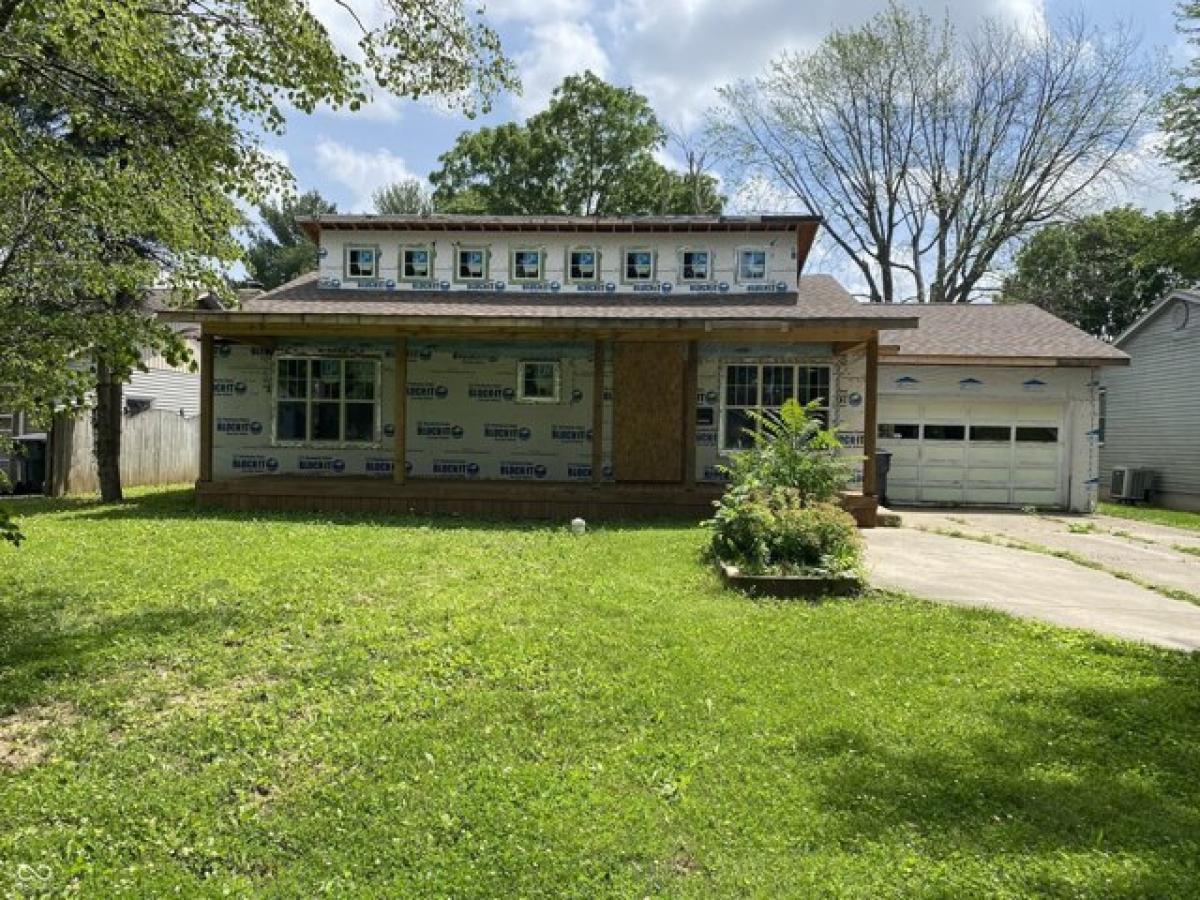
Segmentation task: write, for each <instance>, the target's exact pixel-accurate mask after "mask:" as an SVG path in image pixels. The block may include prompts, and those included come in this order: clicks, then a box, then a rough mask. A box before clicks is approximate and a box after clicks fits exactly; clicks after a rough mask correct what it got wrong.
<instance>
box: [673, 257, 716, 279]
mask: <svg viewBox="0 0 1200 900" xmlns="http://www.w3.org/2000/svg"><path fill="white" fill-rule="evenodd" d="M711 278H712V254H711V253H710V252H709V251H707V250H690V249H688V250H680V251H679V280H680V281H708V280H709V279H711Z"/></svg>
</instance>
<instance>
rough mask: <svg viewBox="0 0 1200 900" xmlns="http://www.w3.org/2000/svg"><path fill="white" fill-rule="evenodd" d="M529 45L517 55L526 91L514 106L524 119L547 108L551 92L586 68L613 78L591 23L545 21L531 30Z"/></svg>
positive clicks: (601, 75) (605, 55) (564, 20)
mask: <svg viewBox="0 0 1200 900" xmlns="http://www.w3.org/2000/svg"><path fill="white" fill-rule="evenodd" d="M529 43H530V46H529V48H528V49H526V50H523V51H522V52H520V53H518V54H517V56H516V63H517V68H518V69H519V71H520V73H521V83H522V85H523V87H524V92H523V93H522V94H521V96H519V97H516V98H514V99H513V106H514V108H515V109H516V111H517V112H518V113H519V114H520V115H522V116H531V115H533V114H534V113H536V112H539V111H540V110H542V109H544V108H545V106H546V101H547V100H548V99H549V97H550V92H551V91H552V90H554V88H556V87H558V85H559V83H560V82H561V81H562V80H563V79H564V78H565V77H567V76H568V75H574V74H576V73H580V72H583V71H584V70H586V69H591V70H592V71H593V72H595V73H596V74H597V75H599V76H600V77H601V78H607V77H608V75H609V69H610V65H609V60H608V54H607V53H605V52H604V48H603V47H602V46H601V45H600V41H599V40H598V39H597V37H596V33H595V31H593V30H592V26H591V25H590V24H588V23H587V22H578V21H569V20H567V19H559V20H554V21H545V22H541V23H539V24H537V25H534V26H533V28H532V29H531V30H530V34H529Z"/></svg>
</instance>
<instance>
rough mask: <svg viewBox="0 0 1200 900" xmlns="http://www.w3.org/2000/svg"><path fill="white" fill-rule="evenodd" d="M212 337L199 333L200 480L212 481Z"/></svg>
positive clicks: (214, 424) (213, 425)
mask: <svg viewBox="0 0 1200 900" xmlns="http://www.w3.org/2000/svg"><path fill="white" fill-rule="evenodd" d="M214 427H216V423H215V422H214V421H213V336H212V335H211V334H209V333H208V332H206V331H203V330H202V331H201V333H200V480H201V481H212V471H213V428H214Z"/></svg>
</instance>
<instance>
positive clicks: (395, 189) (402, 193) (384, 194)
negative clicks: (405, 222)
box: [371, 178, 433, 216]
mask: <svg viewBox="0 0 1200 900" xmlns="http://www.w3.org/2000/svg"><path fill="white" fill-rule="evenodd" d="M371 203H372V204H373V205H374V207H375V212H377V213H382V214H384V215H389V216H401V215H411V216H426V215H429V214H430V213H431V212H433V199H432V198H431V197H430V195H429V190H428V189H427V188H426V187H425V185H423V184H421V182H420V181H419V180H418V179H416V178H401V179H400V180H399V181H393V182H392V183H391V184H386V185H384V186H383V187H381V188H377V189H376V190H375V191H373V192H372V193H371Z"/></svg>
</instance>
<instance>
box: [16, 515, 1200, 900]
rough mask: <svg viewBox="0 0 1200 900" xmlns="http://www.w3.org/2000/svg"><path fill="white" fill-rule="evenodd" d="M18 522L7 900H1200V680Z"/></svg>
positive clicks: (293, 520) (586, 581) (1010, 640)
mask: <svg viewBox="0 0 1200 900" xmlns="http://www.w3.org/2000/svg"><path fill="white" fill-rule="evenodd" d="M21 509H22V510H24V511H25V514H24V516H23V519H22V524H23V526H24V528H25V530H26V532H27V534H28V542H27V544H26V545H25V546H23V547H22V548H20V549H12V548H9V547H0V583H2V584H3V585H4V587H3V588H2V589H0V654H2V661H0V664H2V668H0V890H3V891H5V892H9V893H14V894H18V895H24V894H27V893H33V892H35V891H37V890H45V891H46V892H49V893H58V892H67V891H70V890H74V891H78V892H80V893H82V894H83V895H85V896H116V895H123V896H128V895H138V896H145V895H155V896H159V895H166V894H175V893H178V895H180V896H188V897H191V896H208V895H212V896H216V895H221V894H223V893H228V894H232V895H235V896H245V895H247V894H269V895H276V896H315V895H319V894H334V895H339V896H344V895H347V894H358V895H373V896H396V897H400V896H404V897H410V896H429V897H446V896H480V897H495V896H547V895H554V896H564V895H565V896H578V897H588V898H592V897H599V896H620V897H642V896H648V895H662V894H665V895H678V896H695V897H709V896H747V895H757V896H778V895H791V896H800V897H812V896H858V897H872V898H874V897H888V896H906V897H908V896H929V897H959V896H976V897H979V896H1000V897H1003V896H1011V897H1016V896H1027V895H1030V894H1049V895H1055V896H1064V897H1065V896H1072V897H1081V896H1130V897H1132V896H1137V897H1148V896H1159V897H1179V896H1185V895H1188V894H1192V895H1194V894H1195V891H1196V889H1197V885H1198V884H1200V778H1198V777H1197V773H1200V657H1197V658H1189V657H1187V656H1184V655H1182V654H1173V653H1169V652H1166V651H1157V650H1152V649H1148V648H1141V647H1135V646H1133V645H1128V644H1120V643H1116V642H1110V641H1106V640H1101V639H1098V638H1094V637H1090V636H1087V635H1084V634H1080V633H1074V632H1069V631H1063V630H1058V629H1055V628H1051V627H1046V626H1039V625H1036V624H1032V623H1027V622H1018V621H1015V620H1009V619H1007V618H1004V617H1001V616H999V615H991V614H986V613H978V612H969V611H964V610H959V609H953V608H948V607H940V606H934V605H928V604H925V603H922V602H919V601H916V600H910V599H902V598H895V597H883V596H880V597H873V598H870V599H865V600H857V601H838V602H830V603H825V604H822V605H818V606H808V605H787V604H776V603H763V602H754V601H751V600H748V599H746V598H743V597H741V596H738V595H736V594H732V593H727V592H725V591H722V590H721V589H720V588H719V586H718V584H717V582H716V580H715V579H714V578H713V576H712V574H711V573H710V572H709V571H708V569H707V568H706V567H705V566H704V565H703V564H702V563H701V562H700V560H699V551H700V548H701V546H702V543H703V536H702V534H701V533H700V532H699V531H698V530H697V529H695V528H689V527H633V526H630V527H625V528H606V529H602V530H597V531H595V532H593V533H589V534H588V535H586V536H583V537H573V536H571V535H570V534H567V533H566V532H565V531H563V530H561V529H547V528H536V527H529V528H518V527H501V526H487V525H479V524H473V523H469V522H454V521H451V520H442V521H437V522H422V521H411V520H408V521H405V520H396V519H383V518H379V519H362V518H357V519H351V518H343V519H334V520H323V519H320V518H315V517H304V516H275V517H267V518H262V519H259V520H255V519H253V518H251V517H249V516H244V515H234V514H217V513H213V514H209V515H199V514H197V513H195V512H194V511H193V510H192V507H191V496H190V494H189V493H187V492H183V491H176V492H159V493H149V494H143V495H141V496H140V497H138V498H137V499H135V500H134V501H133V502H131V503H129V504H127V505H126V506H124V507H120V508H116V507H105V506H97V505H88V504H58V505H54V504H50V503H44V504H42V505H35V506H30V505H23V506H22V507H21ZM43 866H44V867H45V868H41V867H43ZM41 879H44V880H41Z"/></svg>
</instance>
